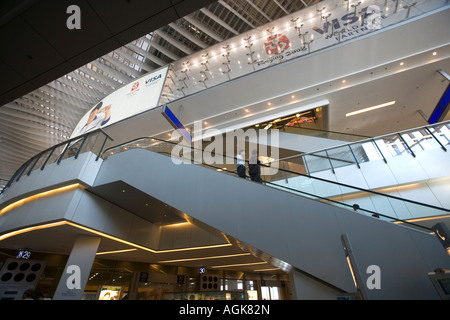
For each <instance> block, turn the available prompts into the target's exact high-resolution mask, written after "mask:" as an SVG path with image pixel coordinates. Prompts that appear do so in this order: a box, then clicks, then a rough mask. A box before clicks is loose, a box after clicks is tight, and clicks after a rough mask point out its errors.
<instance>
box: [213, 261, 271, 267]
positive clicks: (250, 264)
mask: <svg viewBox="0 0 450 320" xmlns="http://www.w3.org/2000/svg"><path fill="white" fill-rule="evenodd" d="M266 263H267V262H253V263H238V264H227V265H223V266H212V267H211V268H231V267H242V266H254V265H257V264H266Z"/></svg>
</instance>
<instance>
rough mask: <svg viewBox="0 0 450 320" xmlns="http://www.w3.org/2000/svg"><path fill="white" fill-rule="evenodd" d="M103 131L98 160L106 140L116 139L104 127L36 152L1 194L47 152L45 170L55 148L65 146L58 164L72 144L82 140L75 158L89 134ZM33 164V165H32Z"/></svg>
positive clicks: (30, 169)
mask: <svg viewBox="0 0 450 320" xmlns="http://www.w3.org/2000/svg"><path fill="white" fill-rule="evenodd" d="M98 133H101V134H103V135H104V137H105V139H104V141H103V144H102V146H101V148H100V150H99V152H98V154H97V158H96V159H95V160H96V161H97V160H98V159H99V156H100V154H101V153H102V152H103V148H104V146H105V144H106V141H107V140H108V139H109V140H111V141H114V139H113V138H112V137H111V136H110V135H108V134H107V133H106V132H105V131H104V130H103V129H101V128H100V129H96V130H93V131H90V132H87V133H85V134H82V135H80V136H77V137H73V138H71V139H69V140H65V141H63V142H60V143H58V144H55V145H54V146H52V147H50V148H47V149H45V150H43V151H41V152H39V153H38V154H36V155H35V156H33V157H31V158H30V159H28V160H27V161H25V162H24V163H23V164H22V165H21V166H20V167H19V169H17V170H16V171H15V172H14V174H13V175H12V177H11V178H10V179H9V180H8V182H7V183H6V185H5V186H4V187H3V189H2V190H1V191H0V194H2V193H3V192H5V190H6V189H7V188H9V187H10V186H11V184H12V183H13V182H14V181H16V182H17V181H19V180H20V178H21V177H22V176H23V174H24V173H25V171H27V169H28V172H27V173H26V174H27V175H30V174H31V172H32V171H33V170H34V168H35V166H36V164H37V163H38V162H39V160H41V157H42V156H43V155H45V154H47V153H49V154H48V155H47V157H46V159H45V161H44V162H43V164H42V165H41V167H40V169H41V170H44V168H45V166H46V165H47V162H48V161H49V160H50V158H51V156H52V155H53V154H54V152H55V150H56V149H58V148H59V147H62V146H65V147H64V150H63V151H62V153H61V154H59V156H58V158H57V162H56V163H57V164H59V163H60V162H61V160H62V159H63V157H64V155H65V153H66V151H67V150H68V149H69V147H70V146H72V145H74V144H75V143H76V142H77V141H80V140H81V141H82V142H81V145H80V147H79V148H78V149H77V152H76V155H75V157H74V158H75V159H77V158H78V155H79V153H80V151H81V149H82V147H83V145H84V142H85V141H86V139H87V137H88V136H94V135H95V134H98ZM30 164H31V166H30Z"/></svg>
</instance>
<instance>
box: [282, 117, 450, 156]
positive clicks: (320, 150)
mask: <svg viewBox="0 0 450 320" xmlns="http://www.w3.org/2000/svg"><path fill="white" fill-rule="evenodd" d="M442 125H450V120H447V121H442V122H439V123H435V124H433V125H424V126H420V127H416V128H413V129H407V130H402V131H398V132H394V133H390V134H385V135H381V136H376V137H370V138H367V139H363V140H359V141H352V142H347V143H343V144H339V145H336V146H333V147H328V148H324V149H319V150H316V151H310V152H302V153H299V154H297V155H293V156H289V157H285V158H280V159H277V160H275V161H285V160H288V159H292V158H296V157H299V156H302V157H303V156H309V155H312V156H316V155H314V153H320V152H325V151H329V150H333V149H338V148H343V147H347V146H350V145H355V144H363V143H370V142H374V141H375V140H381V139H383V138H388V137H392V136H394V135H402V134H407V133H411V132H415V131H419V130H427V131H428V132H429V133H430V134H431V136H432V137H433V138H434V139H435V140H436V141H437V142H438V143H439V145H441V147H442V148H443V149H444V150H445V151H446V148H445V146H443V145H442V143H441V142H440V141H439V139H437V138H436V137H435V136H434V134H432V132H431V131H430V130H429V129H430V128H434V127H437V126H442ZM405 144H406V143H405ZM406 145H407V144H406ZM377 147H378V146H377ZM380 153H381V152H380Z"/></svg>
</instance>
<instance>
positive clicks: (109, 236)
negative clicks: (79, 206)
mask: <svg viewBox="0 0 450 320" xmlns="http://www.w3.org/2000/svg"><path fill="white" fill-rule="evenodd" d="M67 224H68V225H71V226H73V227H75V228H78V229H81V230H85V231H88V232H90V233H93V234H97V235H99V236H101V237H105V238H108V239H110V240H114V241H117V242H120V243H123V244H127V245H129V246H132V247H135V248H138V249H142V250H145V251H149V252H151V253H169V252H180V251H192V250H202V249H212V248H221V247H228V246H231V245H232V244H231V243H225V244H216V245H211V246H200V247H190V248H179V249H170V250H158V251H157V250H153V249H150V248H147V247H144V246H141V245H138V244H136V243H132V242H129V241H126V240H123V239H120V238H117V237H114V236H111V235H109V234H106V233H103V232H101V231H97V230H94V229H91V228H88V227H84V226H81V225H78V224H75V223H73V222H69V221H67Z"/></svg>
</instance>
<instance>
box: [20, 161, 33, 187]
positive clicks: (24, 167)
mask: <svg viewBox="0 0 450 320" xmlns="http://www.w3.org/2000/svg"><path fill="white" fill-rule="evenodd" d="M32 159H33V158H31V159H30V160H28V161H27V162H25V164H24V165H23V169H22V171H20V173H19V175H18V177H17V179H16V182H18V181H19V180H20V178H21V177H22V175H23V173H24V172H25V170H27V168H28V165H29V164H30V161H31V160H32Z"/></svg>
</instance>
